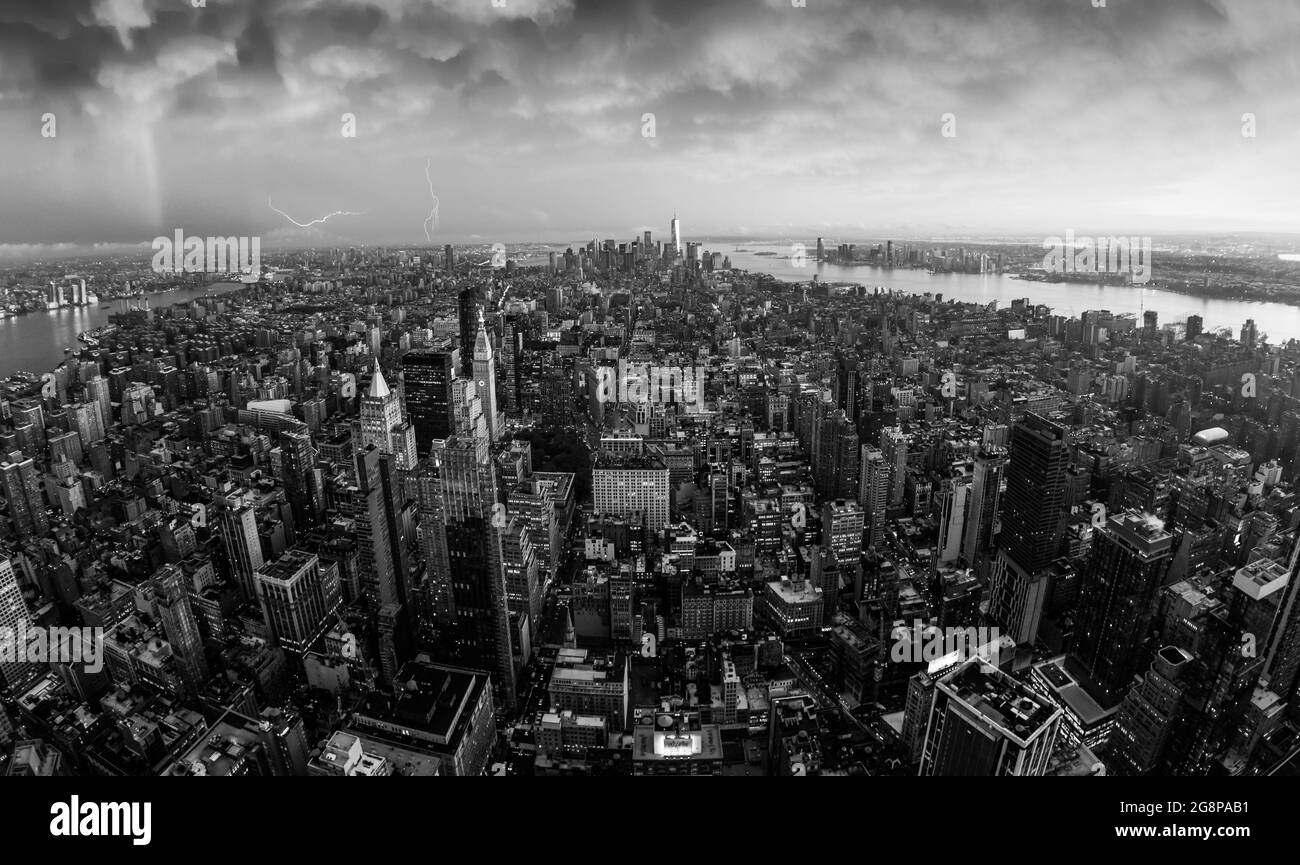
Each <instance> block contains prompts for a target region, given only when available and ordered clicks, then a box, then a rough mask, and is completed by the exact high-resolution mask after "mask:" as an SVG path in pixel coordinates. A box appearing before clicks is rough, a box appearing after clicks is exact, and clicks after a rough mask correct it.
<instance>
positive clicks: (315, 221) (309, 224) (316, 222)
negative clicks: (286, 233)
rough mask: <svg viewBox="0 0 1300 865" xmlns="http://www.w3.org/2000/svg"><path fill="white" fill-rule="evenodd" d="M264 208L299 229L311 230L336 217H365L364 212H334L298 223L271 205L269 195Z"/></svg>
mask: <svg viewBox="0 0 1300 865" xmlns="http://www.w3.org/2000/svg"><path fill="white" fill-rule="evenodd" d="M266 206H267V207H269V208H271V209H272V210H274V211H275V212H276V213H278V214H280V215H281V216H283V217H284V218H285V219H287V220H289V221H290V222H292V223H293V224H294V225H296V226H298V227H299V228H311V227H312V226H313V225H320V224H321V223H323V222H326V221H327V220H330V219H333V218H334V217H336V216H365V211H361V212H357V211H354V210H336V211H334V212H333V213H327V214H325V215H324V216H322V217H321V218H320V219H313V220H312V221H311V222H299V221H298V220H296V219H294V218H293V217H292V216H290V215H289V214H287V213H285V212H284V211H283V210H281V209H280V208H278V207H276V206H275V205H274V204H272V203H271V196H269V195H268V196H267V197H266Z"/></svg>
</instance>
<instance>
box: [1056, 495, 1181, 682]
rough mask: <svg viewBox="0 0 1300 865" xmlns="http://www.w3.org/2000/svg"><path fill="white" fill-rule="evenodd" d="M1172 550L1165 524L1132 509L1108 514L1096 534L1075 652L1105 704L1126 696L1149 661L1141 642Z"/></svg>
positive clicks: (1082, 595) (1082, 594)
mask: <svg viewBox="0 0 1300 865" xmlns="http://www.w3.org/2000/svg"><path fill="white" fill-rule="evenodd" d="M1173 550H1174V536H1173V535H1172V534H1170V533H1169V532H1167V531H1165V527H1164V524H1163V523H1162V522H1161V521H1160V520H1158V519H1156V518H1155V517H1152V516H1149V515H1143V514H1139V513H1137V512H1136V511H1126V512H1125V513H1122V514H1117V515H1115V516H1113V517H1111V518H1110V519H1109V520H1107V522H1106V525H1105V526H1103V527H1102V528H1101V529H1099V530H1098V531H1097V533H1096V538H1095V539H1094V541H1093V547H1092V554H1091V556H1090V557H1089V559H1088V565H1087V567H1086V568H1085V569H1084V572H1083V575H1082V577H1081V578H1080V581H1079V603H1078V616H1077V618H1076V630H1075V648H1074V656H1075V657H1076V658H1078V660H1079V662H1080V663H1081V664H1082V665H1083V668H1084V669H1085V670H1087V672H1088V674H1089V675H1090V676H1091V678H1092V684H1094V685H1095V690H1096V694H1094V696H1095V697H1096V698H1097V699H1098V702H1100V703H1102V704H1103V705H1105V706H1107V707H1109V706H1114V705H1115V704H1117V703H1119V701H1120V700H1122V699H1123V698H1124V695H1125V693H1126V692H1127V691H1128V688H1129V684H1130V683H1131V682H1132V681H1133V677H1134V676H1135V675H1136V674H1137V673H1138V671H1139V670H1142V669H1143V668H1145V667H1146V666H1147V665H1148V664H1149V663H1150V660H1151V650H1150V648H1149V647H1148V646H1146V645H1145V640H1146V639H1147V632H1148V630H1149V628H1150V625H1151V620H1152V618H1153V617H1154V616H1155V613H1156V595H1157V593H1158V592H1159V591H1160V588H1161V587H1162V586H1163V585H1164V579H1165V575H1166V574H1167V573H1168V571H1169V565H1170V563H1171V562H1172V561H1173Z"/></svg>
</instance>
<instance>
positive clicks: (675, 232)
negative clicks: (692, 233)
mask: <svg viewBox="0 0 1300 865" xmlns="http://www.w3.org/2000/svg"><path fill="white" fill-rule="evenodd" d="M671 234H672V238H673V256H674V257H675V258H680V257H681V255H682V222H681V220H680V219H678V218H677V214H676V213H674V214H673V221H672V226H671Z"/></svg>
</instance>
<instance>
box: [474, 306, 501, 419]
mask: <svg viewBox="0 0 1300 865" xmlns="http://www.w3.org/2000/svg"><path fill="white" fill-rule="evenodd" d="M474 386H475V387H476V388H477V389H478V395H479V400H480V401H481V402H482V404H483V420H484V421H486V423H487V428H488V435H489V436H490V437H491V438H492V441H494V442H495V441H499V440H500V439H501V437H502V435H504V434H505V423H504V421H505V415H504V414H503V413H502V412H501V411H500V409H499V407H498V405H497V368H496V359H495V356H494V354H493V351H492V340H491V338H490V337H489V336H488V332H487V325H486V324H484V322H483V314H482V312H481V311H480V313H479V319H478V335H477V336H476V337H475V342H474Z"/></svg>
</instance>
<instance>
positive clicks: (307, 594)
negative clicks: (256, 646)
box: [255, 550, 343, 655]
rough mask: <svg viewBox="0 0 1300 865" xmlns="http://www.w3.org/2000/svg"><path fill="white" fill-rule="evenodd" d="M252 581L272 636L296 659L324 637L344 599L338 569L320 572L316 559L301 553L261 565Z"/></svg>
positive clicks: (289, 553)
mask: <svg viewBox="0 0 1300 865" xmlns="http://www.w3.org/2000/svg"><path fill="white" fill-rule="evenodd" d="M255 581H256V584H257V598H258V601H260V602H261V605H262V616H263V618H264V619H265V620H266V624H267V626H268V627H269V628H270V630H271V634H272V636H274V637H275V638H276V639H277V640H279V642H280V645H281V646H282V647H283V648H284V649H285V650H286V651H289V652H293V653H295V654H298V655H301V654H302V653H303V652H305V651H306V650H307V649H308V648H309V647H310V646H311V645H312V644H313V643H315V642H316V640H318V639H319V638H320V637H321V636H323V635H324V633H325V631H326V630H328V628H329V626H330V623H331V622H333V620H334V613H335V611H336V610H337V609H338V606H339V604H340V603H341V602H342V599H343V596H342V592H341V590H340V588H339V584H338V565H336V564H330V565H329V566H328V567H324V568H322V567H321V563H320V559H319V558H317V557H316V556H315V555H314V554H312V553H308V552H305V551H303V550H289V551H288V552H286V553H285V554H284V555H282V556H280V558H279V559H277V560H276V561H274V562H269V563H267V564H265V565H263V566H262V567H261V568H259V569H258V571H257V574H256V576H255Z"/></svg>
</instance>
